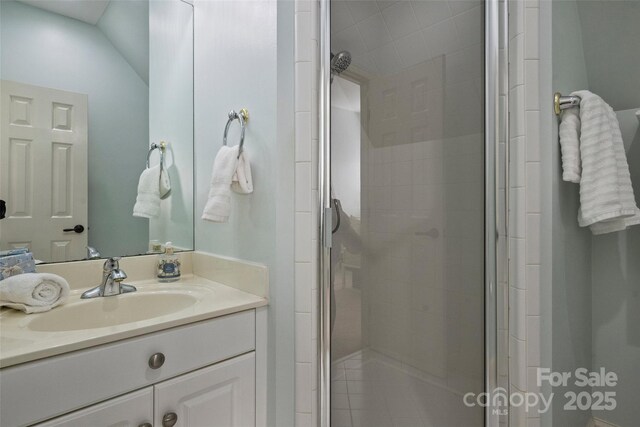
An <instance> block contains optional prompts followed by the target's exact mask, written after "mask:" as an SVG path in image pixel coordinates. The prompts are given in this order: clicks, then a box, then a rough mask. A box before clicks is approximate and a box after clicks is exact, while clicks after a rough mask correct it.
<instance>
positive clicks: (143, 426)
mask: <svg viewBox="0 0 640 427" xmlns="http://www.w3.org/2000/svg"><path fill="white" fill-rule="evenodd" d="M138 427H153V425H151V423H142V424H140V425H139V426H138Z"/></svg>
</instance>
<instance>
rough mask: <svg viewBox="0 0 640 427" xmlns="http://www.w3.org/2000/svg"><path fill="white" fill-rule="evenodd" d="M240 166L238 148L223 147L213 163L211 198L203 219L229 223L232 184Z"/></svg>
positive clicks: (203, 213) (208, 200)
mask: <svg viewBox="0 0 640 427" xmlns="http://www.w3.org/2000/svg"><path fill="white" fill-rule="evenodd" d="M237 165H238V146H237V145H236V146H234V147H227V146H222V148H220V151H218V154H217V155H216V159H215V160H214V161H213V171H212V172H211V186H210V188H209V197H208V199H207V203H206V205H205V207H204V211H203V212H202V219H204V220H207V221H213V222H227V221H229V215H230V214H231V182H232V180H233V175H234V174H235V173H236V169H237Z"/></svg>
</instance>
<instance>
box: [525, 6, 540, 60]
mask: <svg viewBox="0 0 640 427" xmlns="http://www.w3.org/2000/svg"><path fill="white" fill-rule="evenodd" d="M538 17H539V9H536V8H526V9H525V12H524V20H525V22H524V28H525V42H524V58H525V59H538V58H539V57H540V53H539V51H538V45H539V41H538V31H539V29H538V21H539V19H538Z"/></svg>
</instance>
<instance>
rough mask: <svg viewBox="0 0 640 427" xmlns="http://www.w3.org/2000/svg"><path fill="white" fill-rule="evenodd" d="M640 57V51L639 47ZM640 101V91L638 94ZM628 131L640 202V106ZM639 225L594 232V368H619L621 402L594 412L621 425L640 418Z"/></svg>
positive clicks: (627, 118) (627, 120) (624, 121)
mask: <svg viewBox="0 0 640 427" xmlns="http://www.w3.org/2000/svg"><path fill="white" fill-rule="evenodd" d="M636 56H637V57H638V58H640V53H638V52H637V51H636ZM637 105H638V106H640V97H639V98H638V100H637ZM618 117H619V121H620V123H621V128H622V131H623V134H624V135H625V136H627V139H626V141H625V145H626V146H627V147H628V151H627V160H628V162H629V169H630V171H631V179H632V182H633V183H634V190H635V196H636V201H637V202H640V130H639V129H638V121H637V119H636V118H635V109H634V110H631V111H626V112H624V113H618ZM639 260H640V226H635V227H631V228H629V229H628V230H626V231H623V232H620V233H613V234H607V235H603V236H594V237H593V254H592V264H591V271H592V274H593V288H592V294H593V301H592V304H593V308H592V311H593V369H598V368H599V367H601V366H603V367H605V368H606V369H607V370H609V371H613V372H615V373H616V374H618V378H619V380H620V381H619V383H618V385H617V387H615V388H613V389H611V391H615V392H616V400H617V403H618V406H617V408H616V409H615V410H614V411H606V412H599V413H595V415H596V416H597V417H600V418H602V419H605V420H607V421H609V422H612V423H614V424H616V425H620V426H631V425H635V424H637V421H638V404H639V403H640V400H639V396H640V366H639V364H638V361H640V327H639V326H640V263H639V262H638V261H639Z"/></svg>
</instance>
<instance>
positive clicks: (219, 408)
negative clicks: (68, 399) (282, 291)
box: [37, 352, 255, 427]
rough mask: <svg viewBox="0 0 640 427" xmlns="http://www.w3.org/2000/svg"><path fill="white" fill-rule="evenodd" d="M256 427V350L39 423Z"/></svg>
mask: <svg viewBox="0 0 640 427" xmlns="http://www.w3.org/2000/svg"><path fill="white" fill-rule="evenodd" d="M88 426H95V427H151V426H153V427H171V426H175V427H250V426H255V353H254V352H251V353H248V354H244V355H242V356H238V357H235V358H233V359H231V360H227V361H225V362H221V363H218V364H215V365H212V366H209V367H206V368H202V369H198V370H197V371H194V372H191V373H189V374H185V375H181V376H179V377H176V378H173V379H170V380H167V381H163V382H161V383H159V384H156V385H154V386H152V387H147V388H144V389H142V390H139V391H136V392H133V393H129V394H126V395H124V396H120V397H117V398H115V399H111V400H109V401H107V402H103V403H99V404H96V405H93V406H90V407H88V408H85V409H81V410H79V411H76V412H73V413H71V414H69V415H65V416H62V417H59V418H56V419H54V420H51V421H48V422H45V423H42V424H38V425H37V427H88Z"/></svg>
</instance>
